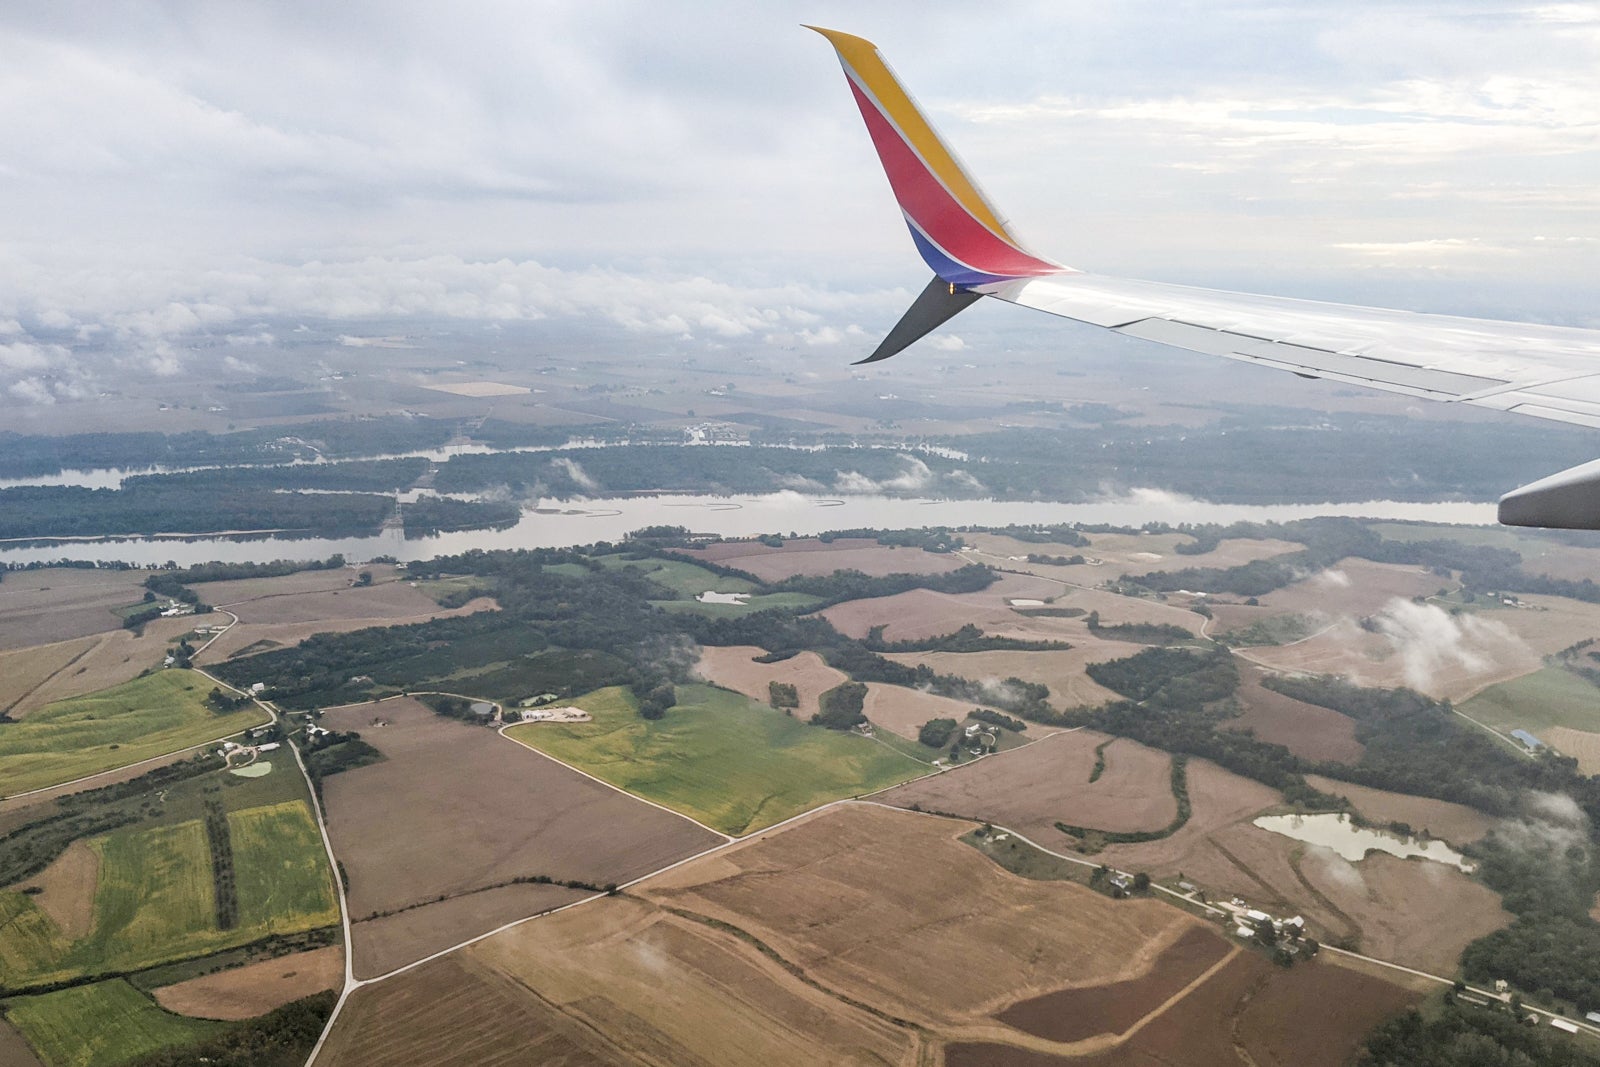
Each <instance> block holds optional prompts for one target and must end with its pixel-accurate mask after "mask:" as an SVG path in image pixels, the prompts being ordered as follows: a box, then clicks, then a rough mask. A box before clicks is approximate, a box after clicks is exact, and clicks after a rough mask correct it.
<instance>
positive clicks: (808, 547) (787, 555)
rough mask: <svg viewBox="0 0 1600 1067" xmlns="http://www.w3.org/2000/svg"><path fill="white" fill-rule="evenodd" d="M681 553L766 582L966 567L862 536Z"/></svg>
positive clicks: (730, 544) (954, 559) (955, 559)
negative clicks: (853, 572)
mask: <svg viewBox="0 0 1600 1067" xmlns="http://www.w3.org/2000/svg"><path fill="white" fill-rule="evenodd" d="M679 554H681V555H683V556H685V557H688V558H691V559H703V560H706V561H708V562H711V563H720V564H721V565H722V566H724V567H733V568H735V569H736V570H741V571H744V572H746V573H747V574H753V575H755V576H756V577H757V578H760V579H761V580H762V581H766V582H776V581H782V580H783V579H784V578H791V577H793V576H795V575H797V574H811V575H822V574H832V573H833V572H834V571H841V570H857V571H860V572H862V573H863V574H870V575H874V576H881V575H885V574H943V573H945V572H946V571H953V570H956V569H957V568H959V567H961V566H962V565H963V564H964V563H965V561H964V560H963V559H961V557H959V556H956V555H954V554H949V553H935V552H924V551H922V550H921V549H919V548H903V547H896V546H892V545H880V544H878V543H877V542H876V541H871V540H868V539H866V538H860V537H840V538H836V539H834V540H833V541H831V542H823V541H819V540H817V539H816V538H812V537H801V538H794V539H791V540H787V541H785V542H784V543H783V546H782V547H781V548H774V547H772V546H769V545H765V544H762V543H761V542H759V541H724V542H722V543H720V544H715V545H708V546H707V547H705V548H697V549H680V550H679ZM702 588H713V587H712V586H703V587H702ZM714 588H717V589H721V588H722V587H721V586H720V585H719V586H715V587H714ZM696 592H699V590H696Z"/></svg>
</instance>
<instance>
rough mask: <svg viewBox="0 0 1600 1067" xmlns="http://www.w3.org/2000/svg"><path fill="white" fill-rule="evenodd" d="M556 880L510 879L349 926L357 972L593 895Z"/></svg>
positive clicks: (385, 967) (384, 967)
mask: <svg viewBox="0 0 1600 1067" xmlns="http://www.w3.org/2000/svg"><path fill="white" fill-rule="evenodd" d="M590 895H592V894H590V893H589V892H588V891H587V890H583V889H567V888H565V887H564V886H558V885H528V884H524V885H508V886H501V887H499V888H498V889H486V890H484V891H483V892H481V893H468V894H466V895H465V896H458V897H451V898H449V899H447V900H441V901H438V902H436V903H433V904H424V905H423V906H422V907H419V908H411V909H409V910H407V911H401V912H396V913H395V914H393V915H385V916H383V917H382V918H378V919H364V920H361V921H359V922H356V923H354V924H353V925H352V926H351V927H350V940H351V943H352V944H353V945H354V946H355V949H354V951H355V961H356V967H355V973H356V977H357V978H374V977H376V976H378V975H380V974H388V973H389V972H390V971H392V970H394V969H396V968H397V967H404V966H405V965H406V964H408V963H415V962H416V961H417V960H420V959H425V958H427V957H428V956H431V955H433V954H434V953H435V952H443V951H444V950H445V949H447V948H450V947H451V946H453V945H459V944H461V942H463V941H466V940H469V939H471V938H474V937H478V936H479V935H481V934H484V933H487V932H488V931H490V930H494V929H497V928H499V927H501V926H504V925H505V924H506V923H511V922H516V921H517V920H519V919H526V918H527V917H528V916H530V915H538V914H540V913H541V912H546V911H549V910H550V909H551V908H559V907H561V906H562V905H563V904H571V903H572V902H573V901H575V900H582V899H583V898H584V897H586V896H590Z"/></svg>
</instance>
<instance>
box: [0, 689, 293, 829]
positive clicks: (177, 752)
mask: <svg viewBox="0 0 1600 1067" xmlns="http://www.w3.org/2000/svg"><path fill="white" fill-rule="evenodd" d="M206 677H207V678H210V677H211V676H210V675H209V674H208V675H206ZM212 680H213V681H215V679H212ZM273 721H274V720H273V718H272V716H271V713H268V716H267V721H266V722H264V723H256V724H255V725H254V726H246V727H245V728H244V729H243V730H235V731H234V732H233V733H231V734H223V735H222V736H221V737H213V738H212V739H211V740H209V741H201V742H200V743H198V744H194V745H189V746H188V747H187V748H175V749H173V750H172V751H171V752H163V753H162V754H161V755H159V756H151V757H149V758H148V759H142V760H136V761H134V762H133V763H124V764H123V765H122V766H120V767H107V768H106V769H105V770H103V771H95V772H94V773H93V774H86V775H84V776H83V777H82V778H74V779H72V781H70V782H57V783H56V784H55V785H42V786H40V787H39V788H38V789H30V790H28V791H27V792H26V793H8V794H7V795H5V796H0V801H4V802H10V801H13V800H21V799H23V798H24V797H31V796H37V795H38V794H40V793H48V792H51V791H52V790H56V789H65V788H66V787H67V786H69V785H82V784H83V783H84V782H90V781H93V780H94V779H96V778H104V777H105V776H106V775H108V774H116V773H117V772H119V771H126V770H130V769H132V768H134V767H143V766H144V765H145V764H146V763H154V762H156V761H157V760H164V759H170V758H171V757H173V756H181V755H183V754H184V753H185V752H193V751H195V750H196V749H202V748H209V747H210V746H212V745H214V744H216V743H217V742H218V741H226V740H228V739H229V738H230V737H242V736H244V735H245V734H247V733H249V732H250V731H251V730H255V729H259V728H260V727H262V726H267V725H270V724H271V723H272V722H273Z"/></svg>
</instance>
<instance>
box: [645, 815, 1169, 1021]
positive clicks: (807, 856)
mask: <svg viewBox="0 0 1600 1067" xmlns="http://www.w3.org/2000/svg"><path fill="white" fill-rule="evenodd" d="M970 828H971V827H970V824H967V823H964V822H952V821H950V820H947V819H939V818H935V817H932V816H926V815H916V814H910V813H906V812H900V811H895V810H893V809H890V808H884V807H879V806H877V805H867V804H851V805H843V806H841V807H837V808H831V809H828V810H827V811H826V812H823V813H822V814H820V815H818V816H815V817H813V818H809V819H806V820H803V821H801V822H798V823H794V824H791V825H790V826H788V827H786V828H785V829H784V830H783V831H782V832H780V833H776V834H771V835H767V836H765V837H761V838H757V839H755V840H753V841H750V842H747V843H742V844H739V845H736V846H733V847H731V848H729V849H726V850H724V851H721V852H719V853H717V854H716V855H715V856H710V857H707V858H706V859H705V860H702V861H698V862H696V863H691V864H686V865H684V866H683V867H679V868H677V869H675V870H672V871H668V872H665V873H664V874H662V875H660V876H658V877H657V878H653V879H651V880H650V881H649V882H647V883H645V884H643V885H641V886H639V887H637V888H636V889H635V890H634V891H635V892H637V893H638V894H640V895H641V896H643V897H645V898H646V899H648V900H651V901H654V902H656V903H659V904H661V905H663V906H667V907H673V908H682V909H687V910H689V911H692V912H694V913H696V914H700V915H704V916H707V917H710V918H713V919H716V920H720V921H722V922H726V923H731V924H732V925H734V926H736V927H738V928H740V929H742V930H744V931H746V932H747V933H748V934H750V935H751V936H753V937H755V938H758V939H759V940H761V941H762V942H764V943H765V944H767V945H768V946H770V947H771V948H772V949H773V950H774V951H775V952H777V953H778V954H779V955H780V956H782V957H783V958H784V959H786V960H788V961H790V962H791V963H792V964H794V965H796V966H799V967H801V968H803V969H804V970H805V971H806V973H807V974H808V975H810V976H811V977H812V978H814V979H815V980H817V981H819V982H821V983H823V984H824V985H825V986H827V987H829V988H830V989H833V990H837V991H838V992H840V993H842V994H845V995H847V996H850V997H854V998H856V999H858V1000H861V1001H864V1002H866V1003H870V1004H873V1005H876V1006H878V1007H880V1008H882V1009H883V1010H885V1011H888V1012H889V1013H891V1014H893V1015H897V1016H900V1017H904V1018H908V1019H912V1020H916V1021H918V1022H920V1023H922V1024H923V1025H928V1026H945V1027H948V1026H950V1025H951V1024H953V1023H966V1024H970V1025H975V1026H976V1025H979V1024H983V1025H994V1024H993V1023H992V1022H989V1021H988V1016H989V1015H990V1014H992V1013H993V1012H995V1011H998V1010H1001V1009H1003V1008H1004V1007H1006V1006H1009V1005H1011V1004H1014V1003H1016V1002H1017V1001H1019V1000H1023V999H1026V998H1028V997H1030V996H1036V995H1039V994H1043V993H1047V992H1052V991H1055V990H1057V989H1061V988H1063V987H1065V986H1068V985H1072V986H1089V985H1098V984H1102V983H1105V982H1115V981H1121V980H1123V979H1125V978H1132V977H1135V976H1137V975H1139V974H1142V973H1144V972H1145V971H1147V970H1148V969H1149V967H1150V965H1151V963H1152V961H1153V960H1154V959H1155V958H1156V957H1157V956H1158V955H1159V954H1160V953H1161V952H1162V951H1164V950H1165V948H1166V947H1167V946H1168V945H1169V944H1171V943H1172V942H1173V941H1175V940H1176V939H1177V938H1178V937H1180V936H1182V934H1183V933H1184V932H1185V931H1187V930H1188V929H1190V928H1192V927H1194V926H1195V925H1197V923H1198V920H1195V919H1193V918H1191V917H1189V916H1188V915H1186V914H1185V913H1183V912H1181V911H1178V910H1177V909H1175V908H1169V907H1166V906H1164V905H1161V904H1159V903H1157V902H1155V901H1152V900H1125V901H1113V900H1111V899H1109V898H1108V897H1104V896H1101V895H1100V894H1098V893H1095V892H1093V891H1092V890H1089V889H1087V888H1085V887H1083V886H1080V885H1076V884H1074V883H1071V882H1038V881H1028V880H1027V879H1023V878H1020V877H1017V876H1016V875H1013V874H1010V873H1009V872H1007V871H1005V870H1003V869H1002V868H1000V867H999V866H997V865H996V864H994V863H992V862H990V861H989V860H988V859H986V858H985V857H984V856H983V855H982V854H981V853H979V852H978V851H977V850H975V849H971V848H968V847H967V846H966V845H963V844H961V843H960V842H959V841H957V840H956V838H957V836H959V835H960V834H961V833H964V832H966V831H967V830H969V829H970Z"/></svg>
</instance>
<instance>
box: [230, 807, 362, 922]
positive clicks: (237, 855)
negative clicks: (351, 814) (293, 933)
mask: <svg viewBox="0 0 1600 1067" xmlns="http://www.w3.org/2000/svg"><path fill="white" fill-rule="evenodd" d="M228 836H229V837H230V838H231V839H232V840H233V857H234V858H233V869H234V875H235V881H236V882H237V884H238V886H239V925H240V926H242V927H248V928H251V929H256V930H261V931H264V932H266V933H282V932H284V931H287V930H308V929H313V928H315V927H318V926H328V925H331V924H333V923H336V922H338V921H339V907H338V903H337V902H336V901H335V899H334V894H333V882H332V880H331V878H330V877H329V874H328V861H327V853H325V852H324V851H323V848H322V837H321V835H320V834H318V833H317V827H316V824H315V823H313V822H312V821H311V811H310V809H309V808H307V807H306V805H305V802H304V801H299V800H291V801H286V802H285V803H282V804H274V805H272V806H271V807H267V808H250V809H248V810H246V811H236V812H233V813H232V814H230V815H229V816H228Z"/></svg>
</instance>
